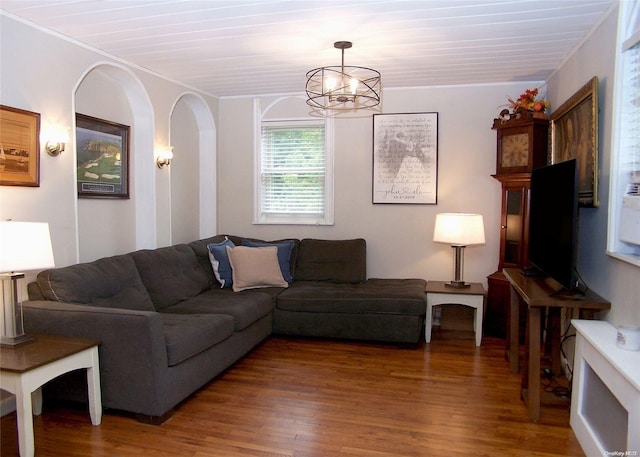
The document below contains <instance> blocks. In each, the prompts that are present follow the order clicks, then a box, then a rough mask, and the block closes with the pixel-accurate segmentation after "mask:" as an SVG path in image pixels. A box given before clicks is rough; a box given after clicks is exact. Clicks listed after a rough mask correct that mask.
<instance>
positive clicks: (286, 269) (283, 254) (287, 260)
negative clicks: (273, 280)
mask: <svg viewBox="0 0 640 457" xmlns="http://www.w3.org/2000/svg"><path fill="white" fill-rule="evenodd" d="M242 246H249V247H254V248H256V247H265V246H275V247H276V248H277V249H278V264H279V265H280V271H281V272H282V277H283V278H284V280H285V281H287V282H288V283H289V284H291V283H292V282H293V276H292V272H291V253H292V252H293V247H294V246H295V241H294V240H282V241H254V240H250V239H246V240H242Z"/></svg>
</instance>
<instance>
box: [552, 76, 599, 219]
mask: <svg viewBox="0 0 640 457" xmlns="http://www.w3.org/2000/svg"><path fill="white" fill-rule="evenodd" d="M574 158H575V159H576V164H577V166H578V201H579V204H580V206H586V207H595V206H598V77H597V76H595V77H593V78H592V79H591V80H590V81H589V82H588V83H586V84H585V85H584V86H582V87H581V88H580V89H579V90H578V92H576V93H575V94H573V95H572V96H571V97H570V98H569V100H567V101H566V102H564V103H563V104H562V105H561V106H560V107H559V108H558V109H557V110H555V111H554V112H553V113H552V114H551V163H559V162H564V161H565V160H569V159H574Z"/></svg>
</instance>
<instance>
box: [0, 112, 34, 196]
mask: <svg viewBox="0 0 640 457" xmlns="http://www.w3.org/2000/svg"><path fill="white" fill-rule="evenodd" d="M0 185H2V186H26V187H40V114H38V113H32V112H31V111H25V110H21V109H18V108H11V107H8V106H4V105H0Z"/></svg>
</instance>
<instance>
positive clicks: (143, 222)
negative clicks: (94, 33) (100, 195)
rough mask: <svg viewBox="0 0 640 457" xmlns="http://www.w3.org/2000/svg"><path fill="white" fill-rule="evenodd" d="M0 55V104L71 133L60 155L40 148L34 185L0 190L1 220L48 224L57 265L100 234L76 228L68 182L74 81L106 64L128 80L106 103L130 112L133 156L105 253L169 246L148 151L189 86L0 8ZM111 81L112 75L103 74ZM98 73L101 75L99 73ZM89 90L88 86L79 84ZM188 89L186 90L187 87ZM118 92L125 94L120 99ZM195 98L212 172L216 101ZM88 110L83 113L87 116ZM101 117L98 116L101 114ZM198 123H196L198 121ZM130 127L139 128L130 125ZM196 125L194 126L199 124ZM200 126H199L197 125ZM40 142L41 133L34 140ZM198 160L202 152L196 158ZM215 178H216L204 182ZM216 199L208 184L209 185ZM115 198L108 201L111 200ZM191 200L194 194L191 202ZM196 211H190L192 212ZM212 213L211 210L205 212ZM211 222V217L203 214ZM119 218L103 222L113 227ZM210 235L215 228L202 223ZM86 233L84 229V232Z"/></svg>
mask: <svg viewBox="0 0 640 457" xmlns="http://www.w3.org/2000/svg"><path fill="white" fill-rule="evenodd" d="M0 34H1V35H0V46H1V47H0V58H1V59H2V60H1V62H0V63H1V65H0V68H1V71H2V77H1V79H2V84H0V103H2V104H3V105H7V106H11V107H15V108H20V109H25V110H29V111H34V112H37V113H40V115H41V133H42V135H45V134H46V132H47V131H49V130H51V129H52V128H55V129H57V130H58V129H61V130H63V131H66V132H67V133H68V134H69V136H70V141H69V143H68V144H67V149H66V151H65V152H64V153H62V155H61V156H59V157H56V158H53V157H49V156H48V155H47V154H46V153H45V152H44V151H42V152H41V154H40V157H41V163H40V187H36V188H27V187H9V186H2V187H0V219H9V218H10V219H14V220H23V221H43V222H48V223H49V225H50V228H51V236H52V241H53V250H54V257H55V261H56V265H57V266H64V265H69V264H73V263H77V262H78V261H79V259H80V256H79V249H78V240H79V238H81V237H82V238H86V239H89V238H94V239H95V242H96V243H100V239H101V238H104V237H105V236H108V235H105V234H104V233H105V232H104V231H101V232H97V233H96V227H95V224H94V225H93V227H91V224H85V223H84V222H83V223H82V224H80V230H84V233H82V234H81V233H80V232H79V230H78V226H79V225H78V217H77V205H78V199H77V197H76V184H75V183H76V179H75V168H76V167H75V160H76V158H75V141H74V138H73V136H74V134H73V131H72V127H73V125H74V117H75V111H74V94H75V92H76V89H77V88H78V87H79V86H80V85H81V82H82V81H83V79H84V78H85V76H87V75H88V74H89V73H90V72H91V71H92V70H93V69H94V68H97V67H100V68H103V67H109V68H113V69H116V70H117V72H118V74H124V75H125V76H123V77H122V79H121V80H126V81H129V82H130V86H128V87H125V92H126V93H125V94H121V93H117V94H114V98H113V99H112V100H111V103H112V106H111V108H113V103H114V102H118V100H120V101H121V103H122V104H123V105H124V104H125V103H126V102H127V101H128V102H129V103H131V107H133V109H132V108H130V107H124V106H123V107H122V109H124V110H127V109H129V110H131V111H132V112H133V121H132V124H134V125H132V148H133V149H132V154H134V155H135V157H136V158H137V159H139V160H138V161H137V163H136V164H135V170H134V171H133V173H135V176H132V185H133V186H134V188H133V189H132V191H133V199H132V203H133V204H134V206H135V216H134V217H133V222H131V220H130V219H128V217H125V223H126V226H127V230H126V232H124V233H122V234H121V236H120V235H119V237H120V239H116V240H114V239H112V238H111V239H108V240H106V241H105V243H106V244H107V245H108V246H109V247H108V251H110V252H109V254H117V253H120V252H127V251H130V250H131V248H132V247H133V248H136V249H140V248H153V247H156V246H163V245H167V244H171V232H170V230H168V228H170V226H171V224H170V218H171V212H170V209H169V207H170V201H171V189H170V185H171V183H170V179H169V177H168V176H169V175H168V173H163V172H164V171H165V170H160V169H158V168H157V167H156V165H155V162H154V157H155V148H156V147H166V146H168V145H169V144H170V122H171V111H172V109H173V107H174V105H175V103H176V102H177V101H178V99H179V98H180V97H181V96H183V95H184V94H185V93H186V92H189V91H190V89H189V88H187V87H184V86H181V85H179V84H176V83H174V82H172V81H168V80H166V79H164V78H162V77H159V76H157V75H154V74H152V73H149V72H147V71H144V70H142V69H139V68H136V67H133V66H131V65H128V64H127V63H125V62H120V61H118V60H117V59H114V58H111V57H110V56H106V55H104V54H102V53H100V52H97V51H95V50H92V49H89V48H87V47H84V46H82V45H79V44H77V43H75V42H71V41H69V40H67V39H64V38H63V37H60V36H58V35H55V34H52V33H50V32H48V31H45V30H42V29H40V28H38V27H35V26H32V25H31V24H29V23H26V22H23V21H21V20H18V19H16V18H14V17H13V16H10V15H8V14H6V13H4V12H2V13H1V14H0ZM107 73H108V74H109V75H110V76H115V77H116V80H117V79H118V74H116V72H115V71H114V72H107ZM102 76H104V75H102ZM99 79H100V78H98V79H97V80H93V81H92V82H91V84H98V87H95V86H94V87H93V89H92V91H93V92H95V94H96V97H95V100H97V101H99V100H103V97H102V96H104V95H105V94H106V96H108V95H109V92H110V90H109V89H110V84H112V83H107V81H102V83H101V82H100V81H99ZM86 87H89V86H86ZM82 91H83V88H81V89H80V97H79V99H80V100H79V103H80V105H81V106H82V109H83V110H84V109H85V108H87V106H86V103H88V102H90V101H89V98H90V96H87V97H85V95H83V93H82ZM191 93H193V91H191ZM121 97H124V99H122V98H121ZM198 99H199V100H200V101H201V103H202V105H204V107H205V109H204V110H205V111H207V113H206V114H207V115H206V116H204V117H203V118H204V119H206V123H207V124H210V125H206V126H205V128H206V130H207V131H208V132H209V137H210V141H209V143H210V144H211V148H210V150H209V151H208V153H209V155H210V157H209V158H208V160H209V163H208V164H207V171H208V173H209V174H211V175H212V174H214V173H215V162H214V159H215V136H214V134H213V133H211V132H215V130H216V129H215V126H214V125H213V124H214V123H215V122H216V118H217V109H218V106H217V105H218V100H217V99H216V98H214V97H211V96H208V95H206V94H198ZM141 105H146V106H149V107H150V109H149V110H148V111H144V110H142V111H141V110H140V106H141ZM89 114H90V113H89ZM107 115H108V113H107V114H105V117H106V116H107ZM201 122H202V121H201ZM136 125H137V126H138V128H136ZM199 125H200V124H199ZM200 127H202V126H200ZM201 130H202V128H201ZM40 142H41V145H44V143H45V142H46V138H42V137H41V140H40ZM201 162H202V157H201ZM211 182H212V183H215V179H212V180H211ZM207 188H208V189H210V190H211V192H210V193H211V194H212V195H213V197H212V198H213V200H214V201H215V187H213V186H211V185H210V184H208V185H207ZM112 203H115V202H112ZM81 204H82V206H83V208H82V211H83V212H86V213H87V214H91V212H94V213H95V212H97V213H100V212H101V206H102V203H95V202H94V203H92V202H91V201H82V202H81ZM193 204H194V205H196V208H197V205H198V201H197V199H195V200H194V202H193ZM196 211H197V209H196ZM210 212H211V213H212V214H214V213H215V208H212V209H211V211H210ZM208 221H214V222H215V216H212V217H208ZM118 222H119V221H118V220H108V221H106V222H105V221H103V223H102V225H103V226H104V225H105V224H107V225H108V224H118ZM208 231H209V232H210V233H215V231H216V228H215V227H209V228H208ZM87 232H89V233H87ZM101 255H105V253H104V252H100V253H98V252H92V253H87V255H86V256H85V255H84V254H83V256H82V257H83V259H82V260H92V257H93V258H95V257H96V256H101Z"/></svg>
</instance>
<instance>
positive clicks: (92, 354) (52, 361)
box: [0, 335, 102, 457]
mask: <svg viewBox="0 0 640 457" xmlns="http://www.w3.org/2000/svg"><path fill="white" fill-rule="evenodd" d="M34 336H35V337H36V340H35V341H33V342H30V343H27V344H24V345H21V346H17V347H15V348H2V349H1V351H2V356H1V357H0V388H2V389H4V390H6V391H8V392H10V393H12V394H14V395H15V396H16V413H17V422H18V445H19V449H20V455H21V456H23V457H24V456H29V457H30V456H33V455H34V453H35V445H34V440H33V416H32V413H33V414H34V415H36V416H38V415H40V414H41V413H42V390H41V387H42V386H43V385H44V384H45V383H47V382H49V381H50V380H52V379H54V378H57V377H58V376H60V375H63V374H65V373H68V372H70V371H73V370H77V369H86V370H87V386H88V392H89V414H90V416H91V423H92V424H93V425H100V422H101V421H102V400H101V396H100V372H99V365H98V345H99V344H100V341H96V340H87V339H79V338H65V337H60V336H51V335H34ZM32 394H33V398H32Z"/></svg>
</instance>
